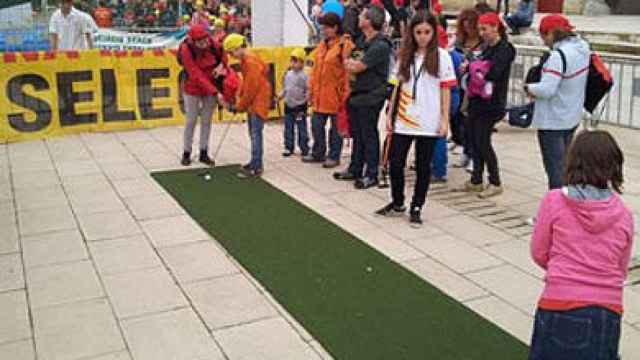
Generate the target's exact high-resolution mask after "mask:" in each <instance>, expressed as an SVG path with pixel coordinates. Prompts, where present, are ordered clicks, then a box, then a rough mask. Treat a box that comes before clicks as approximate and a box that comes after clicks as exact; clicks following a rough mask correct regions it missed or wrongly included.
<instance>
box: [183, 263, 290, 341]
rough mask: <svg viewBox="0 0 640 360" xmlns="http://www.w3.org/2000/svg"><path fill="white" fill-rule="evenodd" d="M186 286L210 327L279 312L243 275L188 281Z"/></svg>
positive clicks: (195, 305)
mask: <svg viewBox="0 0 640 360" xmlns="http://www.w3.org/2000/svg"><path fill="white" fill-rule="evenodd" d="M185 289H186V292H187V295H188V296H189V298H190V299H191V301H192V303H193V305H194V307H195V309H196V310H197V311H198V313H199V314H200V315H201V316H202V318H203V319H204V321H205V324H206V325H207V327H208V328H209V329H211V330H216V329H220V328H225V327H230V326H233V325H239V324H243V323H249V322H254V321H256V320H260V319H265V318H270V317H275V316H276V315H277V313H276V311H275V309H274V308H273V307H272V306H271V305H270V304H269V302H268V301H267V299H266V298H265V297H264V296H263V295H262V294H260V293H259V292H258V290H256V288H254V287H253V286H252V284H251V283H250V282H249V281H248V280H247V279H246V278H245V277H244V276H243V275H232V276H225V277H220V278H216V279H213V280H209V281H203V282H198V283H195V284H189V285H187V286H186V287H185Z"/></svg>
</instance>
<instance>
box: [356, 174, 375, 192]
mask: <svg viewBox="0 0 640 360" xmlns="http://www.w3.org/2000/svg"><path fill="white" fill-rule="evenodd" d="M377 185H378V179H377V178H370V177H368V176H365V177H363V178H362V179H358V180H356V183H355V184H354V186H355V187H356V189H358V190H365V189H368V188H371V187H374V186H377Z"/></svg>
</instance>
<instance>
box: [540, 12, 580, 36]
mask: <svg viewBox="0 0 640 360" xmlns="http://www.w3.org/2000/svg"><path fill="white" fill-rule="evenodd" d="M573 29H574V27H573V25H571V23H570V22H569V19H567V18H566V17H564V16H562V15H560V14H551V15H547V16H545V17H544V18H542V21H540V33H541V34H546V33H548V32H550V31H553V30H565V31H572V30H573Z"/></svg>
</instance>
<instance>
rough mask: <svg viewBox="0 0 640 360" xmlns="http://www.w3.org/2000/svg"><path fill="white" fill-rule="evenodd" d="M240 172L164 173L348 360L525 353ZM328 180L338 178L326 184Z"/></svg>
mask: <svg viewBox="0 0 640 360" xmlns="http://www.w3.org/2000/svg"><path fill="white" fill-rule="evenodd" d="M237 170H238V168H237V167H224V168H216V169H215V170H213V171H212V172H211V174H212V179H211V180H210V181H205V180H204V179H203V178H202V177H201V176H198V172H199V171H201V170H189V171H175V172H166V173H155V174H153V177H154V178H155V179H156V181H158V182H159V183H160V184H161V185H162V186H163V187H164V188H165V189H166V190H167V191H168V192H169V193H171V194H172V195H173V197H174V198H175V199H176V200H177V201H178V202H179V203H180V204H181V205H182V207H183V208H184V209H185V210H186V211H187V212H188V213H189V214H190V215H191V216H192V217H193V218H194V219H195V220H196V221H197V222H198V223H199V224H200V225H201V226H202V227H203V228H204V229H205V230H207V231H208V232H209V233H210V234H211V235H212V236H213V237H214V238H215V239H216V240H218V241H219V242H220V243H221V244H222V245H223V246H224V247H225V248H226V249H227V250H228V252H229V253H230V254H231V255H232V256H233V257H234V258H235V259H236V260H238V261H239V262H240V263H241V264H242V265H243V266H244V267H245V268H246V269H247V270H248V271H249V272H250V273H251V274H252V275H253V276H254V277H255V278H256V279H257V280H259V281H260V283H261V284H262V285H264V286H265V288H266V289H268V291H269V292H270V293H271V294H272V295H273V296H274V297H275V299H277V300H278V302H279V303H280V304H282V305H283V306H284V308H286V309H287V310H288V311H289V313H290V314H292V315H293V316H294V317H295V318H296V320H298V321H299V322H300V323H301V324H302V325H303V326H304V327H305V329H307V330H308V331H309V332H310V333H311V335H312V336H313V337H314V338H315V339H317V340H318V341H319V342H320V343H321V344H322V345H323V346H324V347H325V349H326V350H327V351H329V353H331V355H332V356H333V357H334V358H336V359H340V360H360V359H362V360H374V359H384V360H399V359H420V360H422V359H434V360H435V359H437V360H456V359H460V360H473V359H478V360H487V359H500V360H516V359H525V358H526V356H527V351H528V350H527V347H526V345H525V344H523V343H522V342H520V341H519V340H517V339H516V338H514V337H512V336H511V335H509V334H507V333H505V332H504V331H502V330H501V329H499V328H498V327H496V326H495V325H493V324H492V323H490V322H489V321H487V320H485V319H483V318H482V317H480V316H478V315H477V314H475V313H474V312H473V311H471V310H469V309H467V308H465V307H464V306H463V305H462V304H460V303H458V302H457V301H456V300H454V299H452V298H450V297H448V296H447V295H445V294H444V293H442V292H440V291H439V290H438V289H436V288H435V287H433V286H431V285H430V284H428V283H426V282H425V281H424V280H422V279H420V278H419V277H417V276H416V275H414V274H412V273H411V272H409V271H408V270H406V269H404V268H403V267H401V266H400V265H398V264H396V263H394V262H392V261H391V260H389V259H388V258H386V257H385V256H384V255H382V254H380V253H379V252H377V251H376V250H374V249H372V248H370V247H369V246H368V245H366V244H365V243H364V242H362V241H360V240H358V239H357V238H355V237H354V236H353V235H351V234H349V233H347V232H346V231H344V230H342V229H341V228H339V227H338V226H336V225H334V224H333V223H331V222H330V221H328V220H326V219H325V218H323V217H322V216H320V215H318V214H317V213H315V212H314V211H312V210H310V209H309V208H307V207H305V206H304V205H302V204H300V203H299V202H297V201H296V200H294V199H292V198H290V197H289V196H288V195H286V194H285V193H283V192H281V191H280V190H278V189H277V188H275V187H273V186H271V185H270V184H268V183H267V182H265V181H263V180H253V179H252V180H242V179H238V178H237V177H236V176H235V174H236V171H237ZM327 181H331V180H329V178H328V179H327Z"/></svg>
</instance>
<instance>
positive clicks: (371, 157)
mask: <svg viewBox="0 0 640 360" xmlns="http://www.w3.org/2000/svg"><path fill="white" fill-rule="evenodd" d="M383 105H384V103H380V104H377V105H371V106H362V105H360V106H353V105H349V118H350V119H351V135H352V137H353V149H352V150H351V164H350V165H349V173H351V174H352V175H354V176H355V177H357V178H361V177H362V176H363V172H364V176H366V177H368V178H370V179H377V178H378V167H379V166H380V134H379V131H378V119H379V117H380V110H382V106H383ZM365 165H366V166H367V168H366V171H365V168H364V167H365Z"/></svg>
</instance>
